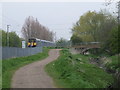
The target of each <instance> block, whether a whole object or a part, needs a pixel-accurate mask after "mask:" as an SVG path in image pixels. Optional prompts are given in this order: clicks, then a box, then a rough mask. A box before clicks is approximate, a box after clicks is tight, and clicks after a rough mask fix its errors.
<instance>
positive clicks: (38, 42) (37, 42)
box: [27, 38, 56, 47]
mask: <svg viewBox="0 0 120 90" xmlns="http://www.w3.org/2000/svg"><path fill="white" fill-rule="evenodd" d="M55 45H56V44H55V43H54V42H52V41H47V40H42V39H38V38H30V39H28V43H27V46H28V47H41V46H42V47H55Z"/></svg>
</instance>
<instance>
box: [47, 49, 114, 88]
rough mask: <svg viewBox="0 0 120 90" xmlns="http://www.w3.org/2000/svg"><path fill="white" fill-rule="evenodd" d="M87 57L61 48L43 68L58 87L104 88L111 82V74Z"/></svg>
mask: <svg viewBox="0 0 120 90" xmlns="http://www.w3.org/2000/svg"><path fill="white" fill-rule="evenodd" d="M89 57H91V56H84V55H80V54H79V55H71V53H69V51H68V50H62V51H61V56H60V57H59V58H58V59H57V60H56V61H53V62H51V63H49V64H47V65H46V67H45V70H46V72H47V73H48V74H49V75H50V76H51V77H53V80H54V82H55V85H56V86H57V87H59V88H106V87H107V86H109V85H110V84H111V83H113V81H114V80H113V77H112V75H110V74H108V73H106V72H105V71H104V70H102V69H100V68H99V67H97V66H96V65H93V64H90V63H89V61H88V58H89Z"/></svg>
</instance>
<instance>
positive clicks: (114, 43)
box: [103, 25, 120, 55]
mask: <svg viewBox="0 0 120 90" xmlns="http://www.w3.org/2000/svg"><path fill="white" fill-rule="evenodd" d="M119 27H120V25H119ZM119 41H120V31H119V29H118V26H116V27H114V28H112V30H111V32H110V38H109V39H108V41H106V42H105V43H104V45H103V46H104V48H105V49H108V50H109V51H110V54H112V55H114V54H118V53H120V47H119V43H120V42H119Z"/></svg>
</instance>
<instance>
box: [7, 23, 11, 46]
mask: <svg viewBox="0 0 120 90" xmlns="http://www.w3.org/2000/svg"><path fill="white" fill-rule="evenodd" d="M9 26H10V25H7V40H6V41H7V47H9Z"/></svg>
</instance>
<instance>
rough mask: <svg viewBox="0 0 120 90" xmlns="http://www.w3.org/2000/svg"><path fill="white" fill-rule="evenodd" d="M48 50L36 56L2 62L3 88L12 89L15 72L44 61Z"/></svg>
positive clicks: (45, 49)
mask: <svg viewBox="0 0 120 90" xmlns="http://www.w3.org/2000/svg"><path fill="white" fill-rule="evenodd" d="M48 51H49V50H48V49H47V48H44V49H43V52H42V53H38V54H36V55H32V56H27V57H20V58H12V59H7V60H3V61H2V88H10V86H11V79H12V76H13V74H14V72H15V71H16V70H17V69H18V68H20V67H22V66H24V65H27V64H29V63H32V62H35V61H38V60H42V59H44V58H46V57H47V56H48Z"/></svg>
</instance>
